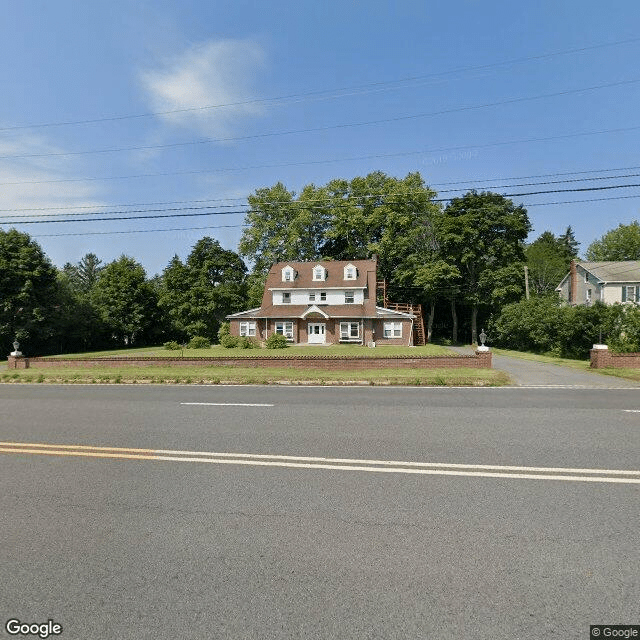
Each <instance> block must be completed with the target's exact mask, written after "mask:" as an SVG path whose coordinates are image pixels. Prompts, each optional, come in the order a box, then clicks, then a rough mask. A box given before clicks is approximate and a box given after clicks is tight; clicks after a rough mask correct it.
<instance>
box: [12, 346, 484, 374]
mask: <svg viewBox="0 0 640 640" xmlns="http://www.w3.org/2000/svg"><path fill="white" fill-rule="evenodd" d="M194 365H200V366H205V367H225V366H226V367H229V366H230V367H247V366H249V367H292V368H294V369H339V370H352V369H353V370H358V369H458V368H461V367H466V368H471V369H491V352H490V351H489V352H485V353H478V352H476V354H475V355H468V356H464V355H451V356H418V357H407V356H387V357H383V356H380V357H360V358H358V357H349V356H275V357H267V356H248V357H246V358H234V357H219V358H189V357H187V358H162V357H153V358H152V357H149V358H73V359H71V358H67V359H63V358H24V357H15V356H9V358H8V368H9V369H51V368H59V367H67V368H82V369H84V368H90V367H114V368H115V367H127V366H134V367H167V366H170V367H182V366H194Z"/></svg>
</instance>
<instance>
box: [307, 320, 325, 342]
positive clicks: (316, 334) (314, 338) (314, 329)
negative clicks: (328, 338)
mask: <svg viewBox="0 0 640 640" xmlns="http://www.w3.org/2000/svg"><path fill="white" fill-rule="evenodd" d="M308 328H309V344H324V334H325V325H324V323H320V322H310V323H309V327H308Z"/></svg>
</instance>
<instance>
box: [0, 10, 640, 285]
mask: <svg viewBox="0 0 640 640" xmlns="http://www.w3.org/2000/svg"><path fill="white" fill-rule="evenodd" d="M638 24H640V4H638V3H637V2H632V1H631V0H625V1H618V2H616V1H614V2H609V3H602V2H594V1H591V0H582V1H580V2H578V1H573V0H571V1H565V2H562V1H560V2H558V1H557V0H556V1H554V2H551V1H544V0H543V1H540V2H536V3H514V2H502V1H499V2H498V1H493V2H488V3H487V2H485V3H480V2H477V1H471V0H466V1H459V2H424V1H423V2H418V1H405V2H402V1H397V2H393V3H392V2H376V1H370V2H362V1H355V0H342V1H341V2H333V1H329V2H314V3H312V2H307V1H306V0H297V1H296V2H284V1H280V0H272V1H271V2H268V3H267V2H262V3H258V2H255V0H254V1H252V2H248V1H246V0H235V1H234V2H218V1H215V0H207V1H196V0H181V1H180V2H177V1H174V0H171V1H170V0H164V1H158V0H154V1H141V2H136V1H135V0H127V1H123V0H111V1H110V2H108V3H105V2H93V1H92V0H86V1H85V2H77V1H76V2H71V1H68V0H56V2H50V3H46V2H36V1H33V0H23V1H22V2H19V3H18V2H16V3H5V6H4V10H3V21H2V24H1V25H0V56H1V59H2V60H3V64H2V65H0V87H2V100H0V209H2V211H1V212H0V226H1V227H2V228H3V229H7V228H9V226H15V227H16V228H18V229H20V230H22V231H26V232H28V233H30V234H32V235H33V236H34V238H35V239H36V240H37V241H38V242H39V243H40V244H41V246H42V247H43V249H44V250H45V252H46V253H47V254H48V255H49V256H50V258H51V259H52V260H53V262H54V263H55V264H57V265H58V266H62V265H63V264H64V263H65V262H67V261H71V262H76V261H78V260H79V259H80V258H81V257H82V256H83V255H84V254H85V253H87V252H94V253H96V254H97V255H98V256H99V257H100V258H101V259H102V260H103V261H105V262H108V261H110V260H113V259H115V258H117V257H118V256H119V255H121V254H123V253H124V254H127V255H131V256H133V257H135V258H136V259H137V260H139V261H140V262H141V263H142V264H143V265H144V266H145V268H146V270H147V272H148V274H149V275H153V274H155V273H159V272H161V271H162V269H163V268H164V267H165V266H166V265H167V263H168V262H169V260H170V259H171V257H172V256H173V255H174V254H178V255H179V256H181V257H183V258H184V257H186V255H187V254H188V253H189V251H190V249H191V247H192V246H193V245H194V244H195V243H196V242H197V241H198V240H199V239H200V238H201V237H203V236H204V235H210V236H212V237H215V238H217V239H219V240H220V242H221V243H222V245H223V246H225V247H226V248H229V249H234V250H235V249H236V248H237V243H238V240H239V237H240V233H241V227H240V225H241V224H242V222H243V219H244V213H243V211H244V209H245V198H246V196H247V195H248V194H250V193H251V192H253V191H254V190H255V189H257V188H260V187H265V186H271V185H273V184H275V183H276V182H277V181H282V182H283V183H284V184H285V185H286V186H287V187H288V188H290V189H294V190H296V191H299V190H300V189H301V188H302V187H303V186H304V185H305V184H309V183H314V184H316V185H321V184H324V183H326V182H327V181H329V180H331V179H332V178H336V177H340V178H351V177H353V176H357V175H364V174H366V173H369V172H370V171H375V170H381V171H384V172H386V173H388V174H390V175H394V176H398V177H401V176H404V175H406V174H407V173H408V172H412V171H420V173H421V174H422V175H423V177H424V178H425V180H426V182H427V183H428V184H430V185H433V186H434V188H435V189H436V190H437V191H438V192H439V193H440V194H441V196H442V197H448V196H449V195H452V194H451V192H449V191H446V190H448V189H452V188H454V187H456V188H472V187H475V188H478V189H483V188H491V187H493V188H494V190H496V191H498V192H502V193H522V192H528V191H541V190H546V189H554V188H555V189H570V188H591V187H595V186H614V185H621V184H639V183H640V176H638V177H636V176H634V175H633V174H640V155H639V154H638V149H639V146H640V145H639V144H638V142H639V141H640V117H639V116H638V104H640V65H639V64H638V63H639V61H640V37H639V36H638V35H637V25H638ZM549 94H553V95H549ZM496 103H502V104H496ZM220 105H226V106H220ZM483 105H489V106H483ZM168 112H170V113H168ZM442 112H446V113H442ZM130 116H136V117H130ZM87 121H94V122H87ZM373 121H384V122H377V123H376V124H363V123H371V122H373ZM60 123H73V124H63V125H61V124H60ZM34 125H38V126H34ZM39 125H48V126H39ZM343 125H348V126H343ZM355 125H357V126H355ZM311 129H316V130H315V131H309V130H311ZM317 129H321V130H319V131H318V130H317ZM290 132H297V133H290ZM114 149H117V151H114ZM616 169H619V170H617V171H613V170H616ZM578 172H584V173H578ZM586 172H589V173H586ZM548 174H550V175H549V177H536V178H530V176H543V175H548ZM560 174H562V175H560ZM565 174H566V175H565ZM616 176H627V177H616ZM520 178H523V179H520ZM585 178H588V180H586V179H585ZM594 178H599V179H598V180H594ZM602 178H607V179H602ZM576 179H583V180H582V181H581V182H564V183H558V184H546V185H534V186H527V187H524V186H519V187H516V186H511V185H519V184H523V183H540V182H551V181H557V180H576ZM452 182H455V183H458V184H456V185H447V184H446V183H452ZM454 195H455V194H454ZM621 196H625V198H624V199H623V198H621ZM628 196H633V197H628ZM604 198H607V199H606V200H604ZM611 198H617V199H611ZM587 199H601V200H600V201H595V202H576V201H578V200H587ZM514 201H515V202H517V203H524V204H525V205H526V206H527V208H528V211H529V216H530V219H531V221H532V224H533V227H534V231H533V233H532V235H531V239H534V238H535V237H536V236H537V235H539V234H540V233H542V232H543V231H545V230H547V229H549V230H551V231H553V232H554V233H561V232H563V231H564V229H565V228H566V227H567V226H568V225H571V226H572V227H573V229H574V231H575V233H576V237H577V239H578V240H579V241H580V243H581V249H582V251H584V250H586V248H587V246H588V245H589V244H590V243H591V242H592V241H593V240H594V239H596V238H597V237H600V236H601V235H602V234H603V233H605V232H606V231H607V230H608V229H611V228H613V227H615V226H617V225H618V224H619V223H629V222H631V221H632V220H635V219H638V218H639V217H640V215H639V213H638V206H639V203H640V187H635V188H633V187H631V188H616V189H610V190H602V191H593V192H575V193H556V194H540V195H531V196H522V197H515V198H514ZM566 201H572V202H566ZM552 202H562V204H549V203H552ZM156 203H160V204H156ZM203 206H208V207H209V208H208V209H185V207H203ZM151 209H163V210H165V211H155V212H153V211H150V210H151ZM166 209H180V210H179V211H166ZM18 210H19V211H18ZM125 211H126V212H130V213H129V214H128V215H154V214H155V215H171V214H177V213H180V214H185V213H190V212H191V213H195V212H198V213H207V212H211V211H229V212H234V211H235V212H238V213H230V214H228V215H206V216H205V215H201V216H197V217H184V216H183V217H177V218H154V219H149V220H139V219H138V220H120V221H113V220H110V221H97V220H95V218H96V217H114V216H115V215H116V214H114V213H109V212H125ZM56 212H60V213H73V214H75V215H73V216H60V218H66V219H71V220H73V222H67V223H47V224H43V223H38V224H15V225H13V224H12V225H9V224H7V221H8V220H16V219H18V218H17V217H16V216H18V217H20V220H24V221H27V220H46V219H47V217H46V216H45V215H43V214H47V215H48V216H49V219H52V217H51V214H55V213H56ZM98 212H105V213H104V215H97V213H98ZM134 212H138V213H134ZM78 214H83V215H78ZM36 215H38V216H39V217H35V216H36ZM122 215H125V214H124V213H123V214H122ZM9 216H14V217H9ZM80 218H94V219H93V220H91V221H88V222H83V221H79V219H80ZM223 225H225V226H224V228H211V229H200V230H197V229H187V230H180V231H159V230H161V229H175V228H182V229H186V228H189V227H208V226H217V227H222V226H223ZM226 225H229V226H226ZM140 230H142V231H147V232H146V233H98V232H114V231H125V232H130V231H140ZM52 234H79V235H52Z"/></svg>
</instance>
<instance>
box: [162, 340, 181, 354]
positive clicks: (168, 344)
mask: <svg viewBox="0 0 640 640" xmlns="http://www.w3.org/2000/svg"><path fill="white" fill-rule="evenodd" d="M162 346H163V347H164V348H165V349H167V350H168V351H177V350H178V349H180V348H181V347H180V345H179V344H178V343H177V342H176V341H175V340H169V342H165V343H164V344H163V345H162Z"/></svg>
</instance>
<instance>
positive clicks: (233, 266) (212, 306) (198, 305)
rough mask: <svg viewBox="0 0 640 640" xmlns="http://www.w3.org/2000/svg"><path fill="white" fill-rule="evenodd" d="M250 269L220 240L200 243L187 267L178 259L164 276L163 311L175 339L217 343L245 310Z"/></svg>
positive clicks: (160, 301)
mask: <svg viewBox="0 0 640 640" xmlns="http://www.w3.org/2000/svg"><path fill="white" fill-rule="evenodd" d="M246 274H247V267H246V265H245V264H244V262H243V261H242V259H241V258H240V257H239V256H238V254H237V253H235V252H234V251H229V250H226V249H223V248H222V247H221V246H220V243H219V242H218V241H217V240H213V239H212V238H208V237H206V238H202V240H199V241H198V242H197V243H196V244H195V246H194V247H193V249H192V250H191V253H190V254H189V256H188V258H187V260H186V263H183V262H182V261H181V260H180V258H179V257H178V256H174V257H173V258H172V259H171V262H170V263H169V264H168V265H167V268H166V269H165V270H164V272H163V274H162V281H161V284H160V300H159V304H160V307H161V308H162V309H163V310H164V312H165V313H166V314H167V316H168V318H169V320H170V323H171V331H172V333H173V334H174V337H175V338H180V339H187V338H193V337H195V336H203V337H207V338H209V339H210V340H213V339H214V338H215V337H216V336H217V334H218V329H219V328H220V325H221V324H222V323H223V322H224V318H225V316H226V315H228V314H229V313H234V312H235V311H241V310H242V309H244V308H245V305H246V298H247V284H246Z"/></svg>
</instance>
